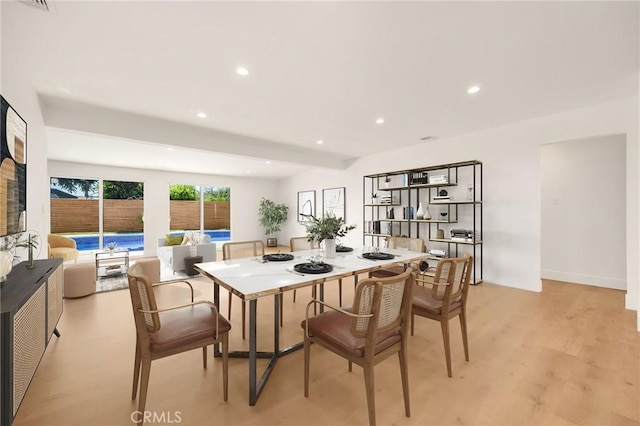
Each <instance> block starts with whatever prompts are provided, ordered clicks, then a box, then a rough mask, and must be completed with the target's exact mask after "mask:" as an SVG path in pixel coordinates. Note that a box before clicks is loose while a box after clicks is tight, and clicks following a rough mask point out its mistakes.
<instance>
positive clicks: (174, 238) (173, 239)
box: [165, 234, 182, 246]
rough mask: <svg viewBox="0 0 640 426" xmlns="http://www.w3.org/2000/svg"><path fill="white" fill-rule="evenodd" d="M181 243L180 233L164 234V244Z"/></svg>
mask: <svg viewBox="0 0 640 426" xmlns="http://www.w3.org/2000/svg"><path fill="white" fill-rule="evenodd" d="M180 243H182V235H169V234H167V235H166V236H165V244H166V245H168V246H179V245H180Z"/></svg>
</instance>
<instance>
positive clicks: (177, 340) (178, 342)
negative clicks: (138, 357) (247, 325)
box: [149, 303, 231, 353]
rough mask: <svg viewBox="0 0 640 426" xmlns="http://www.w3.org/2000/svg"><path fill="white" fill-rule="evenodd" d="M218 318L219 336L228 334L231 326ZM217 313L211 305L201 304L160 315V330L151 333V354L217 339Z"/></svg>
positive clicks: (223, 319) (219, 316) (220, 317)
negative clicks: (204, 340) (208, 339)
mask: <svg viewBox="0 0 640 426" xmlns="http://www.w3.org/2000/svg"><path fill="white" fill-rule="evenodd" d="M217 317H218V327H219V329H218V334H222V333H226V332H227V331H229V330H230V329H231V324H229V322H228V321H227V320H226V319H225V318H224V317H222V316H221V315H217ZM215 335H216V313H215V311H214V310H213V308H212V307H211V306H210V305H207V304H204V303H203V304H199V305H194V306H187V307H184V308H179V309H174V310H171V311H166V312H161V313H160V330H158V331H157V332H155V333H150V334H149V337H150V339H151V352H156V353H161V352H167V351H171V350H172V349H175V348H179V347H183V346H186V345H188V344H189V343H195V342H198V341H200V340H203V339H207V338H212V339H213V338H215Z"/></svg>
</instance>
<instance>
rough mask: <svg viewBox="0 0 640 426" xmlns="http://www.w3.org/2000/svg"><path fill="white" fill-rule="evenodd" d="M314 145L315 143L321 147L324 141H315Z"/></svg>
mask: <svg viewBox="0 0 640 426" xmlns="http://www.w3.org/2000/svg"><path fill="white" fill-rule="evenodd" d="M316 143H317V144H318V145H322V144H323V143H324V141H321V140H318V141H316Z"/></svg>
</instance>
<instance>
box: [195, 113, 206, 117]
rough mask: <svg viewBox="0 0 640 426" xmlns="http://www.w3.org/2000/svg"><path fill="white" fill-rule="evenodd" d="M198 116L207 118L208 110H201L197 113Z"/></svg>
mask: <svg viewBox="0 0 640 426" xmlns="http://www.w3.org/2000/svg"><path fill="white" fill-rule="evenodd" d="M196 117H198V118H207V113H206V112H199V113H197V114H196Z"/></svg>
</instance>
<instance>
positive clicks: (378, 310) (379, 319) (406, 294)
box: [351, 268, 415, 350]
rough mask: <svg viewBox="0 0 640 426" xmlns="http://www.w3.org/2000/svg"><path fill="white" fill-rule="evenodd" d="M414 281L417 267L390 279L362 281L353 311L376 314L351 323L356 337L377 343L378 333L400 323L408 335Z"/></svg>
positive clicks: (356, 292)
mask: <svg viewBox="0 0 640 426" xmlns="http://www.w3.org/2000/svg"><path fill="white" fill-rule="evenodd" d="M414 284H415V269H414V268H407V270H406V271H404V272H403V273H402V274H399V275H394V276H392V277H389V278H368V279H365V280H362V281H360V283H358V286H357V287H356V291H355V295H354V300H353V313H355V314H362V315H367V314H371V315H372V316H371V317H370V318H354V319H353V320H352V322H351V333H353V335H354V336H358V337H366V338H367V346H374V345H373V343H374V341H375V336H376V335H377V334H378V333H381V332H385V331H387V330H390V329H393V328H395V327H398V326H401V329H402V333H403V334H405V335H406V327H407V324H408V319H409V314H410V313H411V293H412V290H413V286H414ZM370 343H371V344H370ZM372 350H373V348H372Z"/></svg>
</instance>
